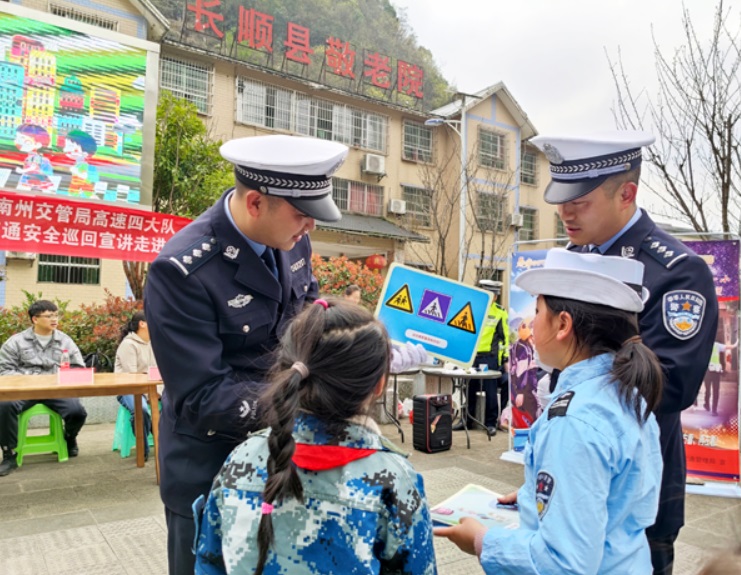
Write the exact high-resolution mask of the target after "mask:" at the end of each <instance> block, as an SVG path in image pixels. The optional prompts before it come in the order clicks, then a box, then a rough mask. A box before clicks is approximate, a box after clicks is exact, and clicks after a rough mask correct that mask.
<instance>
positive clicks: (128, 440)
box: [111, 405, 154, 459]
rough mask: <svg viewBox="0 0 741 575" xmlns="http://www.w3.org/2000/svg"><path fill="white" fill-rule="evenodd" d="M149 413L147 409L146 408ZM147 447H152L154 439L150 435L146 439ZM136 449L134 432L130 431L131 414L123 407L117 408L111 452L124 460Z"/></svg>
mask: <svg viewBox="0 0 741 575" xmlns="http://www.w3.org/2000/svg"><path fill="white" fill-rule="evenodd" d="M147 411H149V408H147ZM147 442H148V443H149V446H150V447H152V446H153V445H154V437H152V434H151V433H150V434H149V436H148V437H147ZM135 447H136V436H135V435H134V430H133V429H131V413H129V410H128V409H126V408H125V407H124V406H123V405H120V406H119V407H118V415H116V430H115V431H114V432H113V447H112V448H111V449H112V451H119V452H120V453H121V457H122V458H124V459H125V458H126V457H128V456H129V455H131V450H132V449H134V448H135Z"/></svg>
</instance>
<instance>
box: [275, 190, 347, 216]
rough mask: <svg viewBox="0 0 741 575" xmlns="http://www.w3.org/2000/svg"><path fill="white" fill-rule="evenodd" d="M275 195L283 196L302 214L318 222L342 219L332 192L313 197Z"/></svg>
mask: <svg viewBox="0 0 741 575" xmlns="http://www.w3.org/2000/svg"><path fill="white" fill-rule="evenodd" d="M276 197H278V198H283V199H284V200H285V201H287V202H288V203H289V204H291V205H292V206H293V207H294V208H296V209H297V210H298V211H299V212H301V213H302V214H304V215H306V216H309V217H310V218H314V219H315V220H319V221H320V222H338V221H340V220H341V219H342V213H341V212H340V209H339V208H338V207H337V204H335V203H334V200H333V199H332V194H326V195H324V196H318V197H317V196H315V197H313V198H306V197H304V198H291V197H286V196H276Z"/></svg>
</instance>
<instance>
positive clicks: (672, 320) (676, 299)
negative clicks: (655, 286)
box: [661, 290, 707, 340]
mask: <svg viewBox="0 0 741 575" xmlns="http://www.w3.org/2000/svg"><path fill="white" fill-rule="evenodd" d="M706 309H707V302H706V300H705V296H703V295H702V294H701V293H698V292H696V291H692V290H673V291H670V292H666V293H665V294H664V298H663V300H662V304H661V313H662V316H663V318H664V327H665V328H666V331H668V332H669V333H670V334H671V335H672V336H674V337H675V338H677V339H680V340H686V339H691V338H693V337H695V335H697V333H698V332H699V331H700V327H701V326H702V320H703V318H704V317H705V310H706Z"/></svg>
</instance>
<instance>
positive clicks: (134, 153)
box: [0, 3, 159, 205]
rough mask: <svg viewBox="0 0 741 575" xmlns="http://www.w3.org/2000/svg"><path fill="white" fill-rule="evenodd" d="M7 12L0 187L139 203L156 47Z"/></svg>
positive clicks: (1, 9) (0, 37)
mask: <svg viewBox="0 0 741 575" xmlns="http://www.w3.org/2000/svg"><path fill="white" fill-rule="evenodd" d="M6 4H7V3H6ZM18 9H19V10H20V11H22V7H18ZM15 10H16V7H14V6H13V5H11V4H8V6H7V7H6V6H0V188H1V189H3V190H12V191H18V192H19V193H44V194H55V195H60V196H74V197H76V198H78V199H89V200H100V201H104V202H113V201H115V202H126V203H129V204H143V205H148V204H149V203H150V202H151V194H150V192H151V186H147V189H144V184H145V182H146V183H147V184H148V183H149V182H151V165H150V164H149V163H147V162H144V163H143V162H142V157H143V154H144V150H145V149H147V150H148V153H149V154H151V153H152V151H151V150H153V149H154V130H148V131H146V132H145V130H144V126H145V125H147V124H148V123H150V122H153V121H154V119H155V115H156V107H157V99H156V94H157V90H156V85H157V77H156V76H157V75H156V74H154V73H151V72H152V71H150V70H149V68H150V66H151V65H152V64H153V63H154V62H155V61H156V60H157V59H158V56H157V54H158V51H159V47H158V46H157V45H156V44H155V43H152V42H149V41H143V40H141V39H139V38H131V39H127V38H126V37H123V36H121V35H119V34H113V35H111V33H109V32H108V31H107V30H103V29H102V28H101V29H100V30H99V32H98V33H97V34H95V33H93V34H90V33H88V32H86V31H84V30H82V29H81V27H82V28H84V26H83V25H82V24H79V23H77V22H75V21H72V20H69V22H67V20H68V19H61V18H57V19H53V21H50V22H46V21H39V20H36V19H34V18H31V17H28V16H26V15H24V14H20V13H19V14H16V13H14V12H15ZM62 21H64V24H63V25H59V24H58V23H59V22H62ZM55 22H56V23H55ZM81 46H83V47H84V49H81V48H80V47H81Z"/></svg>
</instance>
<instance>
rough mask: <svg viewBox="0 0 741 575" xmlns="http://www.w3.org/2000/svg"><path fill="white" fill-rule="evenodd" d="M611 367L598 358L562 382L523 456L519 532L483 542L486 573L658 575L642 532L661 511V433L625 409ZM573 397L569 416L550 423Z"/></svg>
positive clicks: (497, 531)
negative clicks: (654, 573)
mask: <svg viewBox="0 0 741 575" xmlns="http://www.w3.org/2000/svg"><path fill="white" fill-rule="evenodd" d="M612 360H613V355H612V354H603V355H598V356H596V357H593V358H591V359H588V360H585V361H581V362H579V363H576V364H574V365H571V366H569V367H568V368H566V369H565V370H564V371H563V372H562V373H561V374H560V375H559V377H558V385H557V386H556V389H555V391H554V393H553V396H552V397H553V399H552V400H551V401H550V403H549V404H548V406H547V407H546V409H545V411H544V412H543V414H542V415H541V416H540V417H539V418H538V420H537V421H536V422H535V424H534V425H533V427H532V428H531V429H530V437H529V441H528V444H527V447H526V448H525V454H524V455H525V484H524V485H523V486H522V487H521V488H520V490H519V491H518V493H517V502H518V504H519V507H520V528H519V529H516V530H506V529H503V528H500V527H494V528H492V529H490V530H489V531H488V532H487V533H486V535H485V537H484V541H483V546H482V553H481V557H480V560H481V565H482V567H483V568H484V571H485V572H486V573H511V574H518V575H523V574H527V573H537V574H541V575H550V574H559V575H561V574H564V573H575V574H576V573H578V574H580V575H588V574H590V573H600V574H607V573H613V574H617V573H621V574H622V573H636V574H643V573H651V572H652V568H651V554H650V551H649V547H648V542H647V540H646V535H645V533H644V530H645V529H646V527H649V526H651V525H653V523H654V519H655V518H656V512H657V509H658V504H659V489H660V487H661V470H662V459H661V448H660V446H659V428H658V425H657V424H656V419H655V418H654V416H653V414H651V415H649V418H648V420H647V421H646V422H645V423H644V424H643V425H640V424H639V422H638V420H637V419H636V415H635V411H633V410H632V408H628V407H626V406H625V405H624V404H623V403H622V402H621V400H620V399H619V397H618V393H617V384H616V383H615V382H614V381H613V380H612V376H611V375H610V369H611V368H612ZM567 392H572V393H573V397H572V398H571V401H570V402H569V404H568V407H567V408H566V411H565V413H562V414H560V415H557V414H556V413H555V412H556V411H557V410H556V409H555V408H554V410H553V412H552V413H551V414H549V410H550V409H551V408H552V407H553V406H554V403H555V402H557V401H559V398H561V399H562V403H565V401H563V396H564V394H565V393H567ZM644 407H645V403H644ZM549 415H550V417H549Z"/></svg>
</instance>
